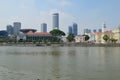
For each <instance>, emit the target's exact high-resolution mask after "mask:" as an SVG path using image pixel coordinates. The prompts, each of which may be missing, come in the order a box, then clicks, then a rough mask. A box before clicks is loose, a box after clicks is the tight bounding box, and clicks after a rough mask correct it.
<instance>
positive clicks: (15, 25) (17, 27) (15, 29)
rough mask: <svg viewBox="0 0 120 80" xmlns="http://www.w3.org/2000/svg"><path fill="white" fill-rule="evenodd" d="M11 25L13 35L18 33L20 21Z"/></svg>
mask: <svg viewBox="0 0 120 80" xmlns="http://www.w3.org/2000/svg"><path fill="white" fill-rule="evenodd" d="M13 27H14V35H18V34H19V31H20V29H21V23H20V22H14V23H13Z"/></svg>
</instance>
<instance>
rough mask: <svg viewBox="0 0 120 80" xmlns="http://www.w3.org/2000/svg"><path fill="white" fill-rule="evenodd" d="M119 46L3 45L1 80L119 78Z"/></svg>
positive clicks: (103, 79) (0, 68) (1, 49)
mask: <svg viewBox="0 0 120 80" xmlns="http://www.w3.org/2000/svg"><path fill="white" fill-rule="evenodd" d="M119 52H120V48H119V47H113V48H112V47H0V80H37V79H40V80H119V79H120V53H119Z"/></svg>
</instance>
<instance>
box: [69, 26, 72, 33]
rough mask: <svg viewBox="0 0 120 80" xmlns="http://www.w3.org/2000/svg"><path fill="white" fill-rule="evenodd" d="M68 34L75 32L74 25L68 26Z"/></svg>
mask: <svg viewBox="0 0 120 80" xmlns="http://www.w3.org/2000/svg"><path fill="white" fill-rule="evenodd" d="M68 34H73V28H72V26H69V27H68Z"/></svg>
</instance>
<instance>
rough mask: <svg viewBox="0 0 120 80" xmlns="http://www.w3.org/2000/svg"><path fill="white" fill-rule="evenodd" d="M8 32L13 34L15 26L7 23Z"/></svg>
mask: <svg viewBox="0 0 120 80" xmlns="http://www.w3.org/2000/svg"><path fill="white" fill-rule="evenodd" d="M7 33H8V35H10V36H11V35H13V33H14V32H13V27H12V25H7Z"/></svg>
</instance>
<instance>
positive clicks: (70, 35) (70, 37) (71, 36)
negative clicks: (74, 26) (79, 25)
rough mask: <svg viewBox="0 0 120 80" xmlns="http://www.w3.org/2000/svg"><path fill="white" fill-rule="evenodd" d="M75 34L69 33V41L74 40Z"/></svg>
mask: <svg viewBox="0 0 120 80" xmlns="http://www.w3.org/2000/svg"><path fill="white" fill-rule="evenodd" d="M74 37H75V36H74V35H73V34H69V35H68V36H67V40H68V41H69V42H72V41H74Z"/></svg>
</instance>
